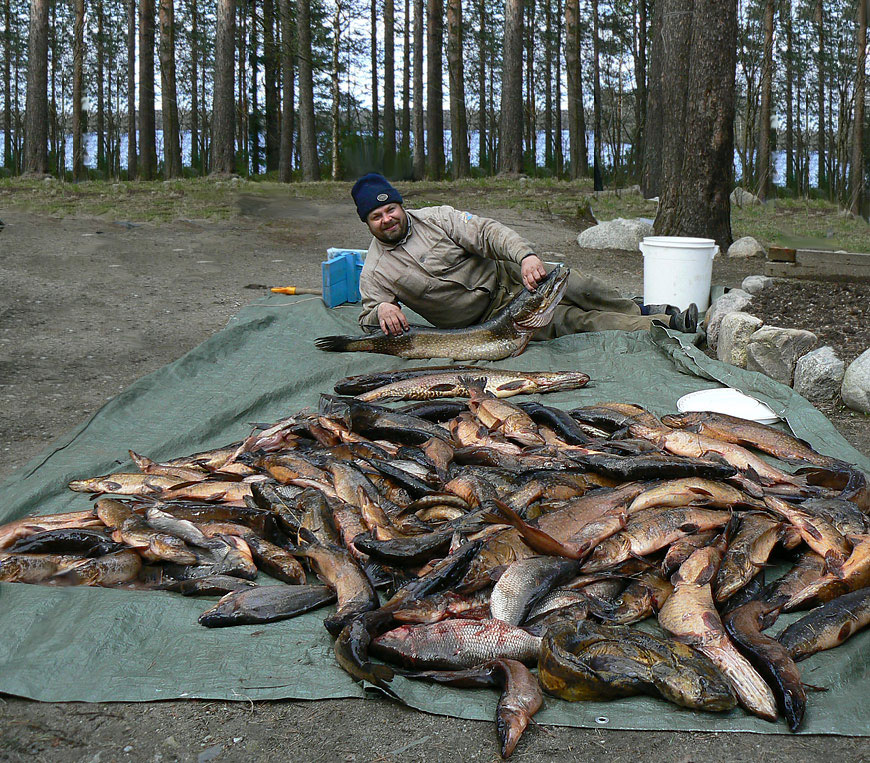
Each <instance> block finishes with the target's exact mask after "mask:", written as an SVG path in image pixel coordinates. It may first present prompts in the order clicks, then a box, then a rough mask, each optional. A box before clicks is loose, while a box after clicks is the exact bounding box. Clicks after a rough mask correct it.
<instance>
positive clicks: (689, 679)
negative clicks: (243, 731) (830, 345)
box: [0, 366, 870, 756]
mask: <svg viewBox="0 0 870 763" xmlns="http://www.w3.org/2000/svg"><path fill="white" fill-rule="evenodd" d="M587 382H588V377H587V376H586V375H585V374H582V373H579V372H537V373H535V372H513V371H506V370H503V369H488V368H487V369H481V368H476V367H468V366H466V367H440V368H436V369H433V368H427V369H416V370H412V371H405V372H391V373H387V374H374V375H370V376H365V377H350V378H348V379H344V380H342V381H341V382H339V383H338V384H336V392H338V393H339V394H338V395H331V394H323V395H322V396H321V399H320V404H319V407H318V410H317V411H311V410H303V411H300V412H298V413H296V414H294V415H292V416H289V417H287V418H284V419H282V420H281V421H278V422H277V423H275V424H274V425H272V426H259V427H257V428H255V429H254V431H253V432H252V433H251V434H250V436H249V437H247V439H245V440H244V441H242V442H237V443H233V444H231V445H229V446H227V447H225V448H220V449H217V450H213V451H208V452H203V453H196V454H194V455H191V456H188V457H184V458H176V459H173V460H170V461H165V462H162V463H156V462H154V461H152V460H150V459H148V458H146V457H143V456H140V455H137V454H133V453H131V456H132V458H133V460H134V462H135V464H136V466H137V467H138V469H139V471H138V472H131V473H119V474H110V475H106V476H100V477H94V478H90V479H82V480H76V481H74V482H72V483H70V488H71V489H73V490H77V491H82V492H90V493H94V494H96V495H97V496H99V497H98V498H97V500H96V504H95V507H93V508H92V509H89V510H82V511H76V512H72V513H68V514H59V515H50V516H39V517H28V518H24V519H20V520H17V521H15V522H11V523H9V524H7V525H4V526H2V527H0V549H2V551H0V580H4V581H19V582H27V583H41V584H50V585H75V584H83V585H102V586H119V585H123V586H129V587H136V588H156V589H163V590H173V591H178V592H180V593H182V594H185V595H215V594H221V598H220V599H219V600H218V601H217V602H216V603H214V604H213V605H212V606H210V608H209V609H207V610H206V611H205V612H203V614H202V616H201V617H200V623H201V624H202V625H204V626H207V627H222V626H232V625H241V624H250V623H263V622H269V621H274V620H280V619H285V618H290V617H294V616H296V615H299V614H301V613H303V612H307V611H309V610H312V609H315V608H318V607H326V606H327V605H330V604H333V603H335V605H336V606H335V608H334V609H330V610H328V612H329V614H328V615H327V616H326V618H325V620H324V625H325V626H326V628H327V629H328V631H329V633H330V634H331V635H332V636H333V637H334V638H335V642H334V651H335V656H336V659H337V660H338V662H339V664H340V665H341V666H342V668H344V669H345V670H346V671H347V672H348V673H349V674H350V675H351V676H353V678H354V679H355V680H358V681H365V682H367V683H369V684H373V685H376V686H378V687H380V688H381V689H382V690H383V691H384V692H386V693H388V694H392V695H393V696H395V692H394V691H393V690H392V689H391V686H390V684H391V681H392V680H393V678H394V676H395V675H396V674H401V675H404V676H406V677H408V678H412V679H416V680H426V681H434V682H438V683H443V684H449V685H453V686H495V687H498V688H499V689H500V690H501V698H500V700H499V702H498V707H497V721H498V722H497V728H498V733H499V736H500V740H501V751H502V754H503V755H504V756H507V755H510V753H511V752H512V751H513V749H514V747H515V746H516V744H517V741H518V739H519V738H520V735H521V734H522V732H523V730H524V729H525V728H526V726H527V725H528V723H529V721H530V719H531V717H532V716H533V715H534V713H535V712H536V711H537V710H538V709H539V708H540V706H541V704H542V701H543V692H546V693H548V694H550V695H552V696H555V697H560V698H563V699H565V700H571V701H575V700H606V699H611V698H616V697H624V696H628V695H633V694H649V695H654V696H657V697H661V698H662V699H664V700H668V701H670V702H673V703H676V704H678V705H680V706H684V707H689V708H692V709H695V710H703V711H710V712H721V711H727V710H729V709H731V708H733V707H734V706H735V705H736V704H738V703H739V704H740V705H742V706H743V707H744V708H745V709H746V710H748V711H749V712H750V713H753V714H755V715H757V716H759V717H761V718H764V719H767V720H769V721H774V720H776V719H777V718H778V717H779V716H780V715H782V716H783V717H784V718H785V720H786V722H787V723H788V726H789V728H791V729H792V730H796V729H797V728H798V727H799V725H800V724H801V720H802V718H803V715H804V709H805V706H806V703H807V696H806V689H805V686H804V684H803V683H802V681H801V676H800V672H799V670H798V668H797V667H796V664H795V663H796V662H798V661H800V660H802V659H804V658H806V657H809V656H810V655H812V654H814V653H815V652H817V651H819V650H823V649H829V648H831V647H834V646H837V645H838V644H840V643H842V642H843V641H845V640H846V639H847V638H849V637H850V636H851V635H853V634H854V633H855V632H857V631H858V630H860V629H861V628H863V627H864V626H865V625H866V624H867V623H868V621H870V518H868V516H867V515H866V513H865V512H867V511H868V509H870V493H868V488H867V484H866V477H865V475H864V474H863V473H862V472H860V471H859V470H858V469H856V468H855V467H854V466H851V465H849V464H846V463H844V462H842V461H838V460H836V459H833V458H829V457H827V456H823V455H820V454H818V453H816V452H815V451H813V450H812V449H810V448H809V447H807V446H806V445H805V444H804V443H802V442H800V441H798V440H796V439H795V438H793V437H791V436H790V435H787V434H785V433H784V432H782V431H779V430H777V429H775V428H771V427H768V426H764V425H761V424H755V423H753V422H749V421H744V420H741V419H734V418H731V417H728V416H723V415H720V414H711V413H689V414H680V415H668V416H663V417H662V418H661V419H659V418H657V417H656V416H654V415H653V414H652V413H650V412H648V411H646V410H644V409H643V408H640V407H638V406H636V405H631V404H626V403H616V402H603V403H599V404H597V405H592V406H583V407H579V408H576V409H574V410H571V411H570V412H566V411H563V410H559V409H556V408H553V407H550V406H547V405H545V404H543V403H540V402H521V403H519V404H515V403H514V402H513V401H511V400H508V399H505V398H506V397H508V396H510V395H513V394H517V393H518V392H528V391H538V392H541V391H546V390H549V389H570V388H576V387H581V386H583V385H585V384H586V383H587ZM444 394H447V395H462V394H467V395H468V397H467V399H450V400H447V399H442V398H441V397H440V396H441V395H444ZM353 395H356V396H358V397H353ZM499 395H501V397H499ZM361 397H362V398H365V400H363V399H360V398H361ZM407 399H417V400H418V402H413V403H411V404H410V405H405V406H404V407H400V408H394V409H391V408H388V407H385V406H383V405H378V404H375V403H372V402H366V401H367V400H369V401H370V400H380V401H383V400H390V401H397V400H407ZM759 452H761V453H765V454H769V455H772V456H774V457H775V458H776V459H779V461H781V462H790V463H793V464H796V465H797V466H798V468H796V469H795V470H794V472H793V473H792V472H789V471H783V470H781V469H780V468H778V467H777V466H774V465H772V464H771V463H770V459H767V460H765V459H762V458H761V457H760V456H759ZM106 496H112V497H106ZM772 567H773V568H779V569H780V570H781V572H782V574H781V575H779V576H778V577H776V578H775V579H774V578H773V576H768V577H770V578H771V579H769V580H766V577H765V576H766V571H767V570H769V569H771V568H772ZM259 572H263V573H265V574H266V575H268V577H269V578H271V579H272V580H270V581H268V582H265V583H262V584H258V582H257V581H256V579H257V578H258V573H259ZM314 578H316V579H317V580H318V582H317V583H312V582H310V581H311V580H313V579H314ZM810 608H811V609H810ZM803 609H810V611H809V613H808V614H806V615H805V616H804V617H802V618H801V619H798V620H797V621H796V622H794V623H792V624H791V625H790V626H789V627H788V628H786V629H784V630H783V631H782V632H781V633H779V634H778V635H772V634H769V633H767V632H766V631H768V629H770V628H771V627H772V626H773V624H774V622H775V621H776V619H777V617H778V616H779V614H780V613H781V612H791V611H794V610H803ZM645 620H648V621H649V623H648V624H645V625H644V627H643V628H642V629H641V628H638V627H636V626H637V624H638V623H641V622H642V621H645ZM656 626H657V627H656ZM532 669H536V672H532Z"/></svg>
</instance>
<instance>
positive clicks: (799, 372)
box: [794, 345, 846, 403]
mask: <svg viewBox="0 0 870 763" xmlns="http://www.w3.org/2000/svg"><path fill="white" fill-rule="evenodd" d="M845 370H846V364H845V363H843V361H842V360H840V359H839V358H838V357H837V354H836V353H835V352H834V348H833V347H830V346H828V345H825V346H824V347H819V349H818V350H813V351H812V352H808V353H807V354H806V355H804V356H802V357H800V358H798V361H797V363H796V364H795V367H794V390H795V392H797V393H798V394H799V395H803V396H804V397H805V398H806V399H807V400H810V401H811V402H814V403H816V402H822V401H826V400H834V399H835V398H836V397H837V395H838V394H839V392H840V384H841V383H842V381H843V374H844V373H845Z"/></svg>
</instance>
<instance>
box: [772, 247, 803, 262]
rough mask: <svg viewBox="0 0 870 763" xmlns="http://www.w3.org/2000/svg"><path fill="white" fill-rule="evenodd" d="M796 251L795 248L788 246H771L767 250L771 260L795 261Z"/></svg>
mask: <svg viewBox="0 0 870 763" xmlns="http://www.w3.org/2000/svg"><path fill="white" fill-rule="evenodd" d="M795 253H796V250H795V249H790V248H788V247H786V246H771V247H770V248H769V249H768V250H767V259H768V261H769V262H794V261H795Z"/></svg>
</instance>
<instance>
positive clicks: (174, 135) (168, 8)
mask: <svg viewBox="0 0 870 763" xmlns="http://www.w3.org/2000/svg"><path fill="white" fill-rule="evenodd" d="M158 15H159V19H160V103H161V106H162V109H163V175H164V177H167V178H177V177H181V136H180V131H181V126H180V124H179V121H178V96H177V94H176V77H175V6H174V4H173V0H160V6H159V10H158Z"/></svg>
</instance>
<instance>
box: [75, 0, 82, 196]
mask: <svg viewBox="0 0 870 763" xmlns="http://www.w3.org/2000/svg"><path fill="white" fill-rule="evenodd" d="M73 5H74V8H75V18H74V21H73V96H72V97H73V104H72V107H73V180H76V181H78V180H84V179H85V151H84V146H83V145H82V98H84V95H85V94H84V66H83V63H84V61H83V59H84V47H85V0H75V2H74V4H73Z"/></svg>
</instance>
